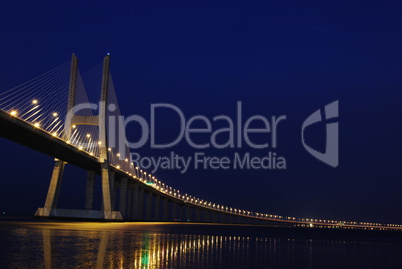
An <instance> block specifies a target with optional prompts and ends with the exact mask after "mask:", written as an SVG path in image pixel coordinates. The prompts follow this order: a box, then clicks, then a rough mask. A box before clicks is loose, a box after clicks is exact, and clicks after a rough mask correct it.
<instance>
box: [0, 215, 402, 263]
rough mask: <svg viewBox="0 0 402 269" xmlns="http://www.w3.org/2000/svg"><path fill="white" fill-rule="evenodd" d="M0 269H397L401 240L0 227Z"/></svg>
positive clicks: (136, 226)
mask: <svg viewBox="0 0 402 269" xmlns="http://www.w3.org/2000/svg"><path fill="white" fill-rule="evenodd" d="M0 268H231V269H236V268H402V240H400V239H393V238H392V237H391V238H389V237H388V238H387V239H382V238H370V237H367V236H365V237H361V236H359V237H358V238H354V237H353V234H349V235H346V236H345V235H342V236H341V237H339V236H337V235H329V236H326V235H318V236H317V235H314V234H310V233H306V232H303V231H299V232H298V233H293V232H289V231H282V232H280V233H278V232H277V231H276V230H275V229H274V228H266V227H258V226H239V225H216V224H211V225H207V224H203V225H200V224H190V223H145V222H143V223H95V222H68V221H44V220H32V219H22V220H21V219H19V220H0Z"/></svg>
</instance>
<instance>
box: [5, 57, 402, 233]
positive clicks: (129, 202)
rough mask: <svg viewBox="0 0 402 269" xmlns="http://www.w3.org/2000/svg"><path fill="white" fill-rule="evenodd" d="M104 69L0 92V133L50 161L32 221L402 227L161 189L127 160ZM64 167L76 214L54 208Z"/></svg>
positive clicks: (54, 74) (71, 65) (71, 71)
mask: <svg viewBox="0 0 402 269" xmlns="http://www.w3.org/2000/svg"><path fill="white" fill-rule="evenodd" d="M109 66H110V55H107V56H106V57H105V58H104V60H103V63H100V64H99V65H97V66H95V67H93V68H92V69H90V70H89V71H87V72H85V73H83V74H81V73H80V71H79V69H78V60H77V57H76V56H75V55H72V59H71V61H69V62H67V63H65V64H63V65H61V66H59V67H56V68H54V69H52V70H51V71H49V72H47V73H45V74H43V75H41V76H38V77H36V78H34V79H32V80H30V81H28V82H25V83H23V84H21V85H19V86H17V87H15V88H12V89H10V90H7V91H4V92H2V93H0V136H2V137H4V138H6V139H9V140H11V141H14V142H16V143H19V144H22V145H25V146H27V147H29V148H32V149H34V150H37V151H40V152H42V153H45V154H47V155H49V156H52V157H54V158H55V164H54V169H53V173H52V176H51V179H50V184H49V189H48V193H47V196H46V200H45V204H44V206H43V207H42V208H38V210H37V212H36V214H35V216H37V217H49V218H52V217H53V218H57V217H60V218H77V219H97V220H107V221H122V220H135V221H140V220H147V221H191V222H206V223H208V222H214V223H240V224H270V225H280V226H292V227H316V228H342V229H368V230H390V229H392V230H400V229H402V225H397V224H382V223H368V222H354V221H338V220H322V219H308V218H296V217H286V216H279V215H273V214H267V213H259V212H251V211H247V210H244V209H239V208H233V207H230V206H228V205H220V204H217V203H214V202H212V201H206V200H203V199H202V198H199V197H194V196H192V195H190V194H185V193H181V192H180V190H179V189H177V188H172V187H171V186H167V185H166V184H164V183H163V182H161V181H159V180H158V179H156V178H155V176H154V175H151V174H150V173H147V172H146V171H143V170H142V169H141V168H140V167H136V166H135V164H134V163H133V162H132V160H131V155H130V150H129V147H128V143H127V139H126V134H125V128H124V125H123V117H120V115H121V114H120V109H119V105H118V102H117V98H116V93H115V89H114V86H113V81H112V77H111V75H110V70H109ZM94 100H96V102H94ZM66 163H69V164H71V165H75V166H78V167H80V168H82V169H85V170H87V171H88V173H87V178H86V195H85V205H83V209H81V210H77V209H61V208H58V207H57V200H58V196H59V192H60V188H61V182H62V177H63V172H64V168H65V165H66ZM96 175H100V178H101V189H102V199H101V200H102V205H101V210H94V209H93V208H94V188H95V181H96ZM116 208H118V210H116Z"/></svg>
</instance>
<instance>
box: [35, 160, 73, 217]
mask: <svg viewBox="0 0 402 269" xmlns="http://www.w3.org/2000/svg"><path fill="white" fill-rule="evenodd" d="M65 164H66V163H65V162H63V161H60V160H56V162H55V164H54V168H53V173H52V178H51V179H50V184H49V189H48V191H47V196H46V201H45V206H44V207H43V208H38V210H37V211H36V213H35V217H50V216H51V215H52V211H53V210H54V209H56V207H57V201H58V199H59V193H60V186H61V180H62V178H63V171H64V166H65Z"/></svg>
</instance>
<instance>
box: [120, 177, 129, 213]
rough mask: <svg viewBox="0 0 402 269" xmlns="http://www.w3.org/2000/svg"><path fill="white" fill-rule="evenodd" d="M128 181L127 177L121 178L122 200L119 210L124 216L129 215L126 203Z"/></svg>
mask: <svg viewBox="0 0 402 269" xmlns="http://www.w3.org/2000/svg"><path fill="white" fill-rule="evenodd" d="M127 181H128V179H127V178H126V177H122V178H121V179H120V202H119V211H120V214H121V215H122V217H123V218H126V217H127V214H126V205H127Z"/></svg>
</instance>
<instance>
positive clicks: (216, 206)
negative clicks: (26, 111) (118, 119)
mask: <svg viewBox="0 0 402 269" xmlns="http://www.w3.org/2000/svg"><path fill="white" fill-rule="evenodd" d="M32 104H33V105H36V106H38V100H37V99H34V100H32ZM9 114H10V115H11V116H14V117H17V115H18V111H17V110H15V109H13V110H11V111H10V112H9ZM52 116H53V117H54V118H57V117H58V116H59V114H58V113H57V112H54V113H52ZM33 126H34V127H36V128H40V122H34V123H33ZM72 128H73V129H75V128H76V126H75V125H73V126H72ZM52 135H53V136H57V132H53V133H52ZM86 137H87V138H88V139H91V134H89V133H88V134H87V135H86ZM65 142H66V143H67V144H71V141H70V140H67V141H65ZM101 144H102V141H98V145H101ZM78 149H79V150H83V147H82V146H78ZM111 150H112V149H111V148H108V151H111ZM87 153H88V154H90V155H91V156H93V155H94V153H93V152H87ZM116 156H117V157H120V153H117V154H116ZM124 161H125V162H128V159H125V160H124ZM130 166H134V164H133V163H131V164H130ZM115 168H116V169H119V170H121V171H122V172H124V173H126V174H128V175H129V176H131V177H132V178H134V179H137V180H140V181H142V182H144V183H146V184H147V185H150V186H151V187H153V188H155V189H157V190H159V191H161V192H163V193H165V194H167V195H169V196H172V197H175V198H177V199H180V200H182V201H184V202H186V203H192V204H195V205H198V206H202V207H206V208H210V209H213V210H218V211H223V212H227V213H232V214H238V215H243V216H251V217H257V218H264V219H274V220H284V221H293V222H304V223H310V226H311V225H312V224H335V225H356V226H384V224H381V223H371V222H347V221H336V220H319V219H308V218H307V219H306V218H295V217H283V216H279V215H270V214H264V213H256V212H251V211H246V210H242V209H237V208H232V207H228V206H223V205H219V204H215V203H211V202H208V201H204V200H202V199H199V198H196V197H193V196H191V195H188V194H183V195H182V194H180V191H179V190H176V189H173V188H172V187H169V186H167V185H165V184H164V183H162V182H161V181H158V180H157V179H156V178H155V177H154V176H152V175H151V174H147V173H146V172H145V171H142V170H141V169H139V168H138V167H135V169H134V175H133V174H132V173H129V172H128V171H124V170H122V168H121V167H120V165H116V166H115ZM136 171H137V172H136ZM141 174H142V175H143V176H142V175H141ZM147 177H148V179H146V178H147ZM385 226H387V227H393V228H402V225H399V224H386V225H385ZM311 227H312V226H311Z"/></svg>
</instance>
